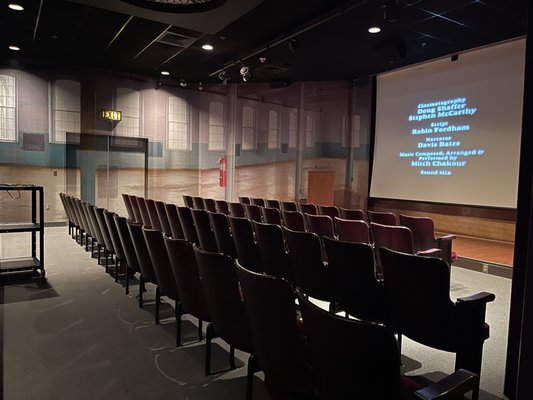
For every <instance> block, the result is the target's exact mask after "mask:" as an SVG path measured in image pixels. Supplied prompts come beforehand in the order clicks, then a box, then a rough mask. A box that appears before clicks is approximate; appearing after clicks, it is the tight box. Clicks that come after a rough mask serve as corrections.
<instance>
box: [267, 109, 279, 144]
mask: <svg viewBox="0 0 533 400" xmlns="http://www.w3.org/2000/svg"><path fill="white" fill-rule="evenodd" d="M268 148H269V149H277V148H279V116H278V113H277V111H273V110H270V111H269V112H268Z"/></svg>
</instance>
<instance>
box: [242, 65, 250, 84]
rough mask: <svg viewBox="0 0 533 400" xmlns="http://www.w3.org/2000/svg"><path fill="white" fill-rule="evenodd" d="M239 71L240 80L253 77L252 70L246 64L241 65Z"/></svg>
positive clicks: (245, 80)
mask: <svg viewBox="0 0 533 400" xmlns="http://www.w3.org/2000/svg"><path fill="white" fill-rule="evenodd" d="M239 72H240V73H241V76H242V80H243V81H244V82H248V81H249V80H250V79H252V78H253V74H252V71H250V68H249V67H247V66H246V65H243V66H242V67H241V69H240V71H239Z"/></svg>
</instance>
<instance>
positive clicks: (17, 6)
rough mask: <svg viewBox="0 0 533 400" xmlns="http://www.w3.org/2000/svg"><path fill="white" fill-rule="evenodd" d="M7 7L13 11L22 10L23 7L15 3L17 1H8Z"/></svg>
mask: <svg viewBox="0 0 533 400" xmlns="http://www.w3.org/2000/svg"><path fill="white" fill-rule="evenodd" d="M8 7H9V8H11V9H12V10H15V11H22V10H24V7H22V6H21V5H20V4H17V3H10V4H9V6H8Z"/></svg>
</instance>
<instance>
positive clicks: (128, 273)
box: [126, 265, 130, 294]
mask: <svg viewBox="0 0 533 400" xmlns="http://www.w3.org/2000/svg"><path fill="white" fill-rule="evenodd" d="M126 294H130V269H129V267H128V266H127V265H126Z"/></svg>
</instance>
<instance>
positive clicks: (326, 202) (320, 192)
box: [307, 169, 335, 206]
mask: <svg viewBox="0 0 533 400" xmlns="http://www.w3.org/2000/svg"><path fill="white" fill-rule="evenodd" d="M334 180H335V172H333V171H327V170H326V171H325V170H319V169H311V170H309V171H308V172H307V202H308V203H312V204H319V205H321V206H332V205H333V194H334Z"/></svg>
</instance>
